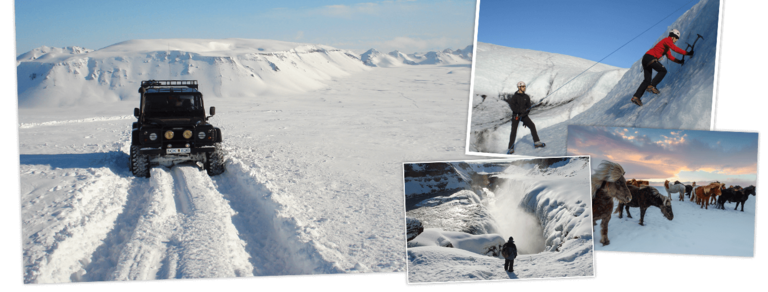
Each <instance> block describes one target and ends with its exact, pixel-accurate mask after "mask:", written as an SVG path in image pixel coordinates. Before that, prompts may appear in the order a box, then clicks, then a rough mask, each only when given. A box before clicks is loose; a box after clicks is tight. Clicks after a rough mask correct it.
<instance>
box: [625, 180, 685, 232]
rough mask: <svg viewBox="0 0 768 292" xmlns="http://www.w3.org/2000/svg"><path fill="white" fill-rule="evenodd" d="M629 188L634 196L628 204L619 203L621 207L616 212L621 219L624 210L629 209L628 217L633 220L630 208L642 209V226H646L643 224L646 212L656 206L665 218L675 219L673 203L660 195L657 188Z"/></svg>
mask: <svg viewBox="0 0 768 292" xmlns="http://www.w3.org/2000/svg"><path fill="white" fill-rule="evenodd" d="M627 187H628V188H629V192H630V193H631V194H632V200H631V201H629V203H626V204H622V203H619V207H618V208H616V212H614V213H619V218H621V217H622V214H623V212H622V209H623V208H626V209H627V217H629V218H632V215H631V214H629V207H636V208H640V225H643V226H645V224H643V220H644V219H645V210H646V209H648V207H650V206H656V207H658V208H659V209H661V213H662V214H664V217H665V218H667V219H668V220H672V218H674V217H675V215H674V214H673V213H672V201H670V200H669V198H668V197H667V196H664V195H662V194H661V193H659V191H658V190H656V188H654V187H651V186H643V187H640V188H638V187H636V186H627Z"/></svg>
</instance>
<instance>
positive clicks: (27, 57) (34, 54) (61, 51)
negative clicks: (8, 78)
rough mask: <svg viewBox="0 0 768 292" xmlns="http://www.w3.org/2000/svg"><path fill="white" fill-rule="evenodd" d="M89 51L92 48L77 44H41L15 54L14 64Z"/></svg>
mask: <svg viewBox="0 0 768 292" xmlns="http://www.w3.org/2000/svg"><path fill="white" fill-rule="evenodd" d="M90 52H93V50H91V49H86V48H81V47H77V46H73V47H64V48H56V47H49V46H42V47H39V48H36V49H33V50H31V51H29V52H26V53H23V54H21V55H19V56H17V57H16V66H19V64H21V62H25V61H33V60H38V61H42V60H45V59H47V58H53V57H55V56H61V55H67V54H69V55H77V54H87V53H90Z"/></svg>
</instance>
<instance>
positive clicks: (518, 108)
mask: <svg viewBox="0 0 768 292" xmlns="http://www.w3.org/2000/svg"><path fill="white" fill-rule="evenodd" d="M504 101H506V102H507V104H508V105H509V108H510V109H512V132H511V133H510V134H509V147H507V149H508V150H507V154H512V153H515V138H517V127H518V126H519V125H520V122H521V121H522V122H523V126H526V127H528V128H529V129H531V136H532V137H533V145H534V146H535V147H536V148H539V147H544V145H545V144H544V143H542V142H541V141H539V134H538V133H536V125H534V124H533V121H531V118H529V117H528V113H530V112H531V97H530V96H528V95H527V94H525V82H522V81H520V82H518V83H517V92H515V94H513V95H512V96H507V98H506V99H504Z"/></svg>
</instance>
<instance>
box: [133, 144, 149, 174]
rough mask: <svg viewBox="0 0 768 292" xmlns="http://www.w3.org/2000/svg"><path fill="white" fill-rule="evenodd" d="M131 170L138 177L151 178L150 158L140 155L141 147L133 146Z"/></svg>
mask: <svg viewBox="0 0 768 292" xmlns="http://www.w3.org/2000/svg"><path fill="white" fill-rule="evenodd" d="M130 168H131V172H132V173H133V175H134V176H136V177H149V157H148V156H146V155H142V154H140V153H139V146H136V145H131V167H130Z"/></svg>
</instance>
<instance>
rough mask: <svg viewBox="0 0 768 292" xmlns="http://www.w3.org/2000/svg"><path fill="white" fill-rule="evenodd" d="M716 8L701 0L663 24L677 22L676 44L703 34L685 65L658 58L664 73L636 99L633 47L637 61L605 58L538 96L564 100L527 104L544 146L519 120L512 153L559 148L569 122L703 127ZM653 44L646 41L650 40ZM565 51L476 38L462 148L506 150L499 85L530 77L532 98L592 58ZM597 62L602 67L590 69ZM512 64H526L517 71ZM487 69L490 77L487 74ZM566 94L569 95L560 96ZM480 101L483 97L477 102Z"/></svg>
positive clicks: (708, 115)
mask: <svg viewBox="0 0 768 292" xmlns="http://www.w3.org/2000/svg"><path fill="white" fill-rule="evenodd" d="M719 9H720V3H719V1H717V0H701V1H700V2H699V3H698V4H696V5H694V6H693V7H692V8H691V9H690V10H689V11H687V12H686V13H684V14H683V15H682V16H681V17H680V18H678V19H677V20H676V21H675V22H674V23H673V24H672V25H671V26H670V27H669V28H667V29H666V30H665V31H664V32H663V33H662V34H660V36H659V39H658V40H659V41H660V40H661V39H662V38H664V37H666V36H667V35H668V31H669V30H670V29H672V28H676V29H678V30H680V32H681V33H682V37H681V39H680V41H679V42H678V43H677V45H678V46H682V47H683V48H685V43H686V42H688V43H691V44H692V43H693V42H694V40H695V39H696V37H697V34H701V35H702V36H704V39H700V40H699V41H698V42H697V43H696V50H695V55H694V57H693V58H691V57H688V58H686V61H685V65H684V66H680V65H678V64H675V63H671V62H669V61H662V62H663V63H664V65H665V67H666V68H667V70H668V73H667V76H666V77H665V78H664V80H663V81H662V82H661V83H660V84H659V85H658V86H657V87H658V88H659V90H660V91H661V93H660V94H658V95H653V94H651V93H646V94H645V95H644V97H643V99H642V100H643V104H644V105H643V106H642V107H638V106H636V105H634V104H632V103H631V102H630V101H629V100H630V99H631V98H632V95H633V94H634V93H635V90H636V89H637V87H638V86H639V85H640V83H641V82H642V80H643V71H642V68H641V67H642V65H641V59H642V57H643V56H642V55H638V59H637V62H635V63H634V64H633V65H632V67H631V68H629V69H614V71H608V68H605V67H608V66H604V65H602V64H600V65H597V66H595V67H594V68H593V69H590V71H589V72H588V73H585V74H584V75H582V76H580V77H578V78H576V79H575V80H573V81H572V82H571V83H569V84H568V85H567V86H565V87H563V88H562V89H560V90H559V91H557V92H556V93H555V94H552V95H551V96H550V97H547V98H546V99H545V102H549V103H554V102H563V103H564V105H562V106H551V108H550V107H547V106H545V107H543V108H541V109H538V110H536V109H535V110H533V111H532V112H531V120H533V122H534V124H536V129H537V130H538V134H539V138H540V140H541V141H543V142H545V143H547V147H545V148H539V149H534V148H533V140H532V137H531V135H530V132H529V131H528V130H527V129H526V128H523V127H522V126H520V128H519V129H518V138H517V139H516V142H515V154H522V155H536V156H550V155H565V153H566V145H565V141H566V138H567V130H568V125H584V126H588V125H600V126H626V127H641V128H642V127H645V128H669V129H696V130H709V129H710V127H711V122H712V105H713V94H714V81H715V64H716V54H717V48H718V39H719V36H718V23H719V21H718V17H719V11H720V10H719ZM654 44H655V43H654ZM652 45H653V44H649V48H650V46H652ZM483 47H488V48H491V49H492V50H489V51H490V52H491V54H489V55H490V56H492V58H493V59H487V60H486V59H485V58H486V57H484V56H483V54H484V52H483V51H482V50H481V49H482V48H483ZM677 56H679V54H678V55H677ZM565 57H566V56H561V55H557V54H550V53H543V52H536V51H529V50H521V49H512V48H503V47H499V46H494V45H490V44H482V43H478V48H477V56H476V64H477V65H476V66H477V68H476V70H475V88H474V92H473V95H472V105H473V111H472V115H471V121H472V123H471V125H470V130H469V132H470V133H469V134H468V135H469V141H468V148H467V151H469V152H486V153H505V152H506V148H507V144H508V143H509V133H510V126H511V122H508V120H509V116H510V115H511V111H510V110H509V107H508V106H507V105H506V103H504V102H502V101H500V100H498V98H497V95H498V92H502V91H504V92H512V91H514V90H515V84H516V83H517V81H525V82H526V83H528V84H530V85H529V86H530V87H531V88H529V90H528V94H529V95H531V96H532V101H533V102H534V103H535V102H537V101H539V100H541V99H542V98H543V97H544V96H546V95H547V94H548V92H549V91H550V90H555V89H557V88H559V87H560V86H561V85H562V84H563V83H565V82H567V80H570V77H567V76H575V75H576V74H578V72H576V73H573V72H572V70H574V69H575V68H574V66H581V68H582V69H581V70H582V71H583V70H584V69H586V68H588V67H589V66H591V65H592V64H594V63H591V64H584V65H582V64H581V63H578V62H577V61H576V58H572V59H565ZM496 60H498V61H496ZM547 60H551V61H550V62H551V63H550V65H548V66H546V65H545V64H546V63H545V62H544V61H547ZM582 62H587V60H582ZM601 66H602V67H603V68H605V69H595V68H601ZM518 67H520V68H525V69H526V70H520V71H521V72H518V70H517V69H516V68H518ZM484 68H485V69H484ZM513 69H515V71H514V72H515V73H514V75H510V74H511V73H509V72H513ZM594 71H599V72H594ZM600 72H604V73H600ZM610 72H614V73H613V74H611V73H610ZM617 75H618V77H617ZM488 76H496V77H494V78H495V79H492V78H489V77H488ZM498 76H504V77H506V76H510V77H509V78H508V79H504V80H498V79H500V78H502V77H498ZM561 76H562V77H561ZM558 78H561V79H558ZM558 84H560V85H558ZM482 94H486V95H487V97H486V98H485V102H480V101H482V98H481V97H480V95H482ZM571 99H572V100H573V101H572V102H570V103H565V102H566V101H568V100H571ZM488 102H490V103H488ZM485 103H488V104H487V105H484V104H485ZM572 104H573V105H572Z"/></svg>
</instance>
